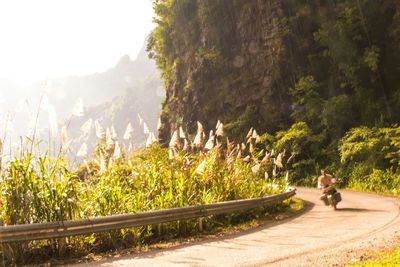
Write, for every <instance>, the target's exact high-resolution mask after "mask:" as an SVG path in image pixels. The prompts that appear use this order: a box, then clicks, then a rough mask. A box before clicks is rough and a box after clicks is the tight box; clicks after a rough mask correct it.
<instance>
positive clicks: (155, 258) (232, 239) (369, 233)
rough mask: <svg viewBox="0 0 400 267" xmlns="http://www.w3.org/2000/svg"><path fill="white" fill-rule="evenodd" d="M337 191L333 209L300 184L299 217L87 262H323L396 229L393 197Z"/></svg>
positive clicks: (399, 216) (398, 216)
mask: <svg viewBox="0 0 400 267" xmlns="http://www.w3.org/2000/svg"><path fill="white" fill-rule="evenodd" d="M341 193H342V198H343V201H342V202H341V203H339V205H338V210H337V211H334V210H333V209H331V208H329V207H326V206H324V205H323V203H321V201H319V200H318V197H319V195H320V191H317V190H314V189H305V188H300V189H298V190H297V197H299V198H301V199H303V200H305V201H306V203H307V208H306V212H305V213H303V214H302V215H301V216H297V217H293V218H290V219H287V220H284V221H281V222H277V223H271V224H269V225H266V226H263V227H260V228H256V229H253V230H250V231H245V232H243V233H240V234H236V235H228V236H225V237H223V238H220V239H217V240H211V241H202V242H199V243H195V244H191V245H184V246H181V247H178V248H172V249H165V250H160V251H151V252H148V253H143V254H136V255H129V256H125V257H122V258H119V259H108V260H105V261H102V262H96V263H92V264H91V265H92V266H146V267H147V266H265V265H268V266H327V265H330V264H340V263H343V261H348V260H349V258H348V257H349V255H350V257H351V252H354V251H356V250H362V249H365V248H368V247H370V246H371V244H377V243H379V242H386V241H387V240H389V239H391V238H393V236H394V235H395V234H396V233H397V232H399V230H400V212H399V200H398V199H395V198H390V197H382V196H378V195H375V194H367V193H358V192H350V191H341ZM349 252H350V254H349ZM345 255H347V257H346V256H345ZM85 266H87V264H86V265H85Z"/></svg>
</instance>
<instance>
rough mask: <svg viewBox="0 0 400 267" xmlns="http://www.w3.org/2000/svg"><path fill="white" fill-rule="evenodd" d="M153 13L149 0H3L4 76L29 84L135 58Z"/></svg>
mask: <svg viewBox="0 0 400 267" xmlns="http://www.w3.org/2000/svg"><path fill="white" fill-rule="evenodd" d="M152 17H153V10H152V4H151V0H34V1H33V0H0V79H10V80H13V81H16V82H19V83H23V84H26V83H29V82H32V81H37V80H45V79H48V78H55V77H60V76H67V75H85V74H91V73H95V72H101V71H104V70H106V69H109V68H111V67H113V66H114V65H115V64H116V63H117V61H118V60H119V58H120V57H121V56H123V55H126V54H128V55H130V57H131V58H132V59H134V58H135V57H136V55H137V53H138V52H139V49H140V48H141V46H142V45H143V42H144V40H145V38H146V36H147V35H148V34H149V32H150V30H151V29H152V28H153V24H152V22H151V21H152Z"/></svg>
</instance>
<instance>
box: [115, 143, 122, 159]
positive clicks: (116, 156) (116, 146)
mask: <svg viewBox="0 0 400 267" xmlns="http://www.w3.org/2000/svg"><path fill="white" fill-rule="evenodd" d="M113 158H114V159H119V158H121V147H120V146H119V143H118V141H116V142H115V147H114V153H113Z"/></svg>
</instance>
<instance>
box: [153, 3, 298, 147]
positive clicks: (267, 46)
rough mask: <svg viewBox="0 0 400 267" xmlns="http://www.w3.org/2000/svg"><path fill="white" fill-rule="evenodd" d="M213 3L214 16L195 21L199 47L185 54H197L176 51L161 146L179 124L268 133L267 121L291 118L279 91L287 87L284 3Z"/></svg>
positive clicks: (188, 50) (273, 127)
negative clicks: (252, 128)
mask: <svg viewBox="0 0 400 267" xmlns="http://www.w3.org/2000/svg"><path fill="white" fill-rule="evenodd" d="M216 2H217V1H215V2H214V3H211V2H210V4H211V7H210V8H214V9H215V10H213V11H212V12H214V13H215V12H218V14H213V15H209V16H208V17H205V18H202V19H201V18H199V15H197V16H196V18H195V19H197V20H199V21H200V23H199V24H197V26H196V30H197V32H198V36H197V37H196V38H197V40H198V42H193V43H192V44H191V45H193V44H194V46H195V47H191V48H190V49H187V47H186V51H185V52H190V50H192V51H193V53H197V54H192V55H191V56H187V54H186V53H185V52H183V51H177V57H178V59H179V60H177V61H176V63H175V64H174V66H173V68H172V70H171V71H170V74H169V76H168V81H167V84H166V100H165V103H164V106H163V110H162V114H161V121H162V128H161V129H160V133H159V136H160V139H161V140H164V141H166V140H169V138H170V136H171V132H172V131H173V130H174V129H176V128H177V127H178V124H182V125H183V126H184V128H187V129H188V130H189V131H192V132H193V131H194V130H195V129H193V128H192V127H195V125H196V121H197V120H198V121H201V122H204V123H205V126H206V128H211V127H213V126H214V124H215V123H216V122H217V120H218V119H220V120H222V121H224V122H225V123H227V128H228V130H230V131H231V132H233V134H235V132H239V131H240V130H242V128H243V129H244V128H247V127H249V126H250V124H252V126H254V125H255V126H257V127H260V128H261V130H266V129H268V130H272V131H273V130H276V129H277V128H278V127H277V125H273V124H272V121H274V122H276V121H277V119H278V120H281V121H282V122H284V121H285V120H287V115H289V113H290V112H289V106H288V105H286V102H287V101H285V98H287V96H286V94H285V93H284V92H285V91H286V90H281V88H282V87H285V88H287V87H288V86H289V84H290V77H288V76H287V73H288V72H287V69H288V66H289V64H288V62H286V60H285V58H286V53H287V52H288V51H287V50H286V45H285V27H286V26H285V23H286V21H285V15H284V11H283V10H284V7H283V4H282V2H283V1H280V0H272V1H219V2H221V3H220V4H219V6H216V5H215V3H216ZM222 2H223V3H222ZM238 3H240V4H238ZM176 12H179V9H177V10H176ZM194 12H195V13H196V12H197V13H199V12H201V11H198V10H197V11H194ZM210 12H211V11H210ZM192 19H193V18H192ZM189 20H191V19H188V20H187V21H186V22H187V26H186V27H191V26H189V25H190V21H189ZM181 27H185V26H181ZM183 30H185V31H186V30H188V29H183ZM175 41H176V42H177V43H180V41H182V42H183V41H184V40H175ZM176 47H180V46H179V45H177V46H176ZM195 51H197V52H195ZM199 51H200V52H199ZM201 53H202V54H201ZM241 116H242V117H243V121H241V120H240V117H241ZM244 117H246V118H244Z"/></svg>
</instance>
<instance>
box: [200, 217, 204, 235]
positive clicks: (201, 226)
mask: <svg viewBox="0 0 400 267" xmlns="http://www.w3.org/2000/svg"><path fill="white" fill-rule="evenodd" d="M199 231H200V232H203V217H200V218H199Z"/></svg>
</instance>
